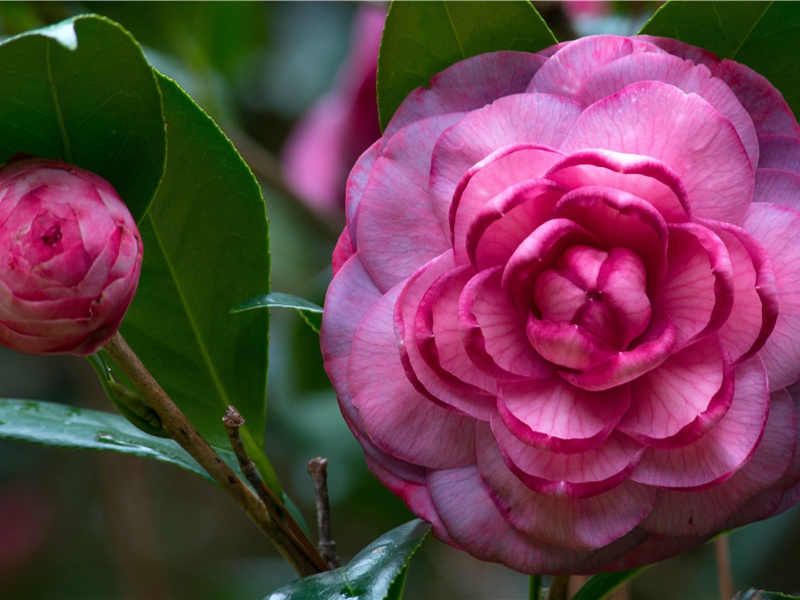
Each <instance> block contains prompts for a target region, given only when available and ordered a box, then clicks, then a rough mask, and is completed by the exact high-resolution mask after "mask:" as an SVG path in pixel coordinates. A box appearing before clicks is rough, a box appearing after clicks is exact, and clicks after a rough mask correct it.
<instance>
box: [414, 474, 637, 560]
mask: <svg viewBox="0 0 800 600" xmlns="http://www.w3.org/2000/svg"><path fill="white" fill-rule="evenodd" d="M428 487H429V489H430V492H431V497H432V498H433V503H434V506H435V507H436V510H437V512H438V513H439V516H440V518H441V520H442V522H443V523H444V528H445V532H444V533H446V535H448V536H449V537H452V539H454V540H455V541H456V542H457V543H458V544H459V545H460V546H461V547H463V548H464V549H465V550H466V551H467V552H469V553H470V554H472V555H473V556H475V557H477V558H479V559H481V560H488V561H493V562H501V563H503V564H505V565H507V566H509V567H511V568H512V569H516V570H518V571H521V572H523V573H548V574H560V573H572V574H575V573H594V572H597V571H598V570H600V569H601V568H603V566H604V565H606V564H608V563H610V562H611V561H613V560H615V559H616V558H618V557H619V556H622V555H623V554H625V553H626V552H628V551H630V550H631V549H632V548H634V547H636V545H637V544H639V543H640V542H641V541H642V540H643V539H644V538H645V537H647V534H646V533H645V532H643V531H639V530H634V531H632V532H631V533H630V534H628V535H626V536H623V537H622V538H619V539H617V540H616V541H614V542H612V543H611V544H609V545H608V546H605V547H603V548H601V549H598V550H592V551H585V550H573V549H570V548H564V547H563V546H554V545H550V544H547V543H545V542H542V541H539V540H537V539H535V538H533V537H528V536H525V535H524V534H523V533H522V532H520V531H519V530H518V529H516V528H514V527H513V526H512V525H511V524H510V523H509V522H508V521H507V520H506V519H505V517H504V516H503V514H502V512H501V511H500V509H499V508H498V507H497V505H496V504H495V502H494V501H493V500H492V498H491V497H490V496H489V493H488V492H487V491H486V489H485V488H484V486H483V485H482V483H481V478H480V474H479V473H478V467H477V466H472V467H465V468H463V469H452V470H447V471H429V472H428ZM441 533H443V532H441V531H439V530H437V529H434V534H435V535H436V536H437V537H440V536H441Z"/></svg>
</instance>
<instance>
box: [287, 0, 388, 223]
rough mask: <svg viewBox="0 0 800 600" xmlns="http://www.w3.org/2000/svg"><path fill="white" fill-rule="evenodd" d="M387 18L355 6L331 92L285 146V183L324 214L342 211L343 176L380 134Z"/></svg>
mask: <svg viewBox="0 0 800 600" xmlns="http://www.w3.org/2000/svg"><path fill="white" fill-rule="evenodd" d="M385 20H386V9H385V8H383V7H381V6H374V5H369V4H363V5H361V6H359V8H358V11H357V13H356V16H355V22H354V24H353V33H352V45H351V50H350V54H349V56H348V57H347V59H346V61H345V63H344V64H343V65H342V68H341V70H340V72H339V75H338V78H337V80H336V83H335V85H334V88H333V89H332V90H331V91H330V92H329V93H328V94H326V95H325V96H323V97H322V98H321V99H320V100H319V101H318V102H317V103H316V104H315V105H314V106H313V107H312V108H311V109H310V110H309V112H308V113H307V114H306V115H305V116H304V117H303V118H302V119H301V121H300V122H299V123H298V125H297V126H296V127H295V129H294V130H293V131H292V133H291V135H290V136H289V138H288V139H287V140H286V143H285V145H284V148H283V156H282V160H283V174H284V177H285V179H286V183H287V185H288V186H289V188H290V189H291V190H292V191H293V192H294V193H295V194H297V195H298V196H299V197H300V198H301V199H303V200H305V201H306V202H307V203H308V204H309V205H310V206H311V207H312V208H314V209H316V210H318V211H320V212H323V213H333V214H336V213H341V211H342V209H343V207H344V197H345V183H346V181H347V174H348V173H349V172H350V169H352V168H353V165H354V164H355V162H356V160H357V159H358V157H359V156H360V155H361V153H362V152H364V150H366V149H367V148H369V146H370V145H371V144H372V143H373V142H374V141H375V140H377V139H378V138H379V137H380V135H381V130H380V125H379V122H378V107H377V98H376V90H375V82H376V71H377V68H378V50H379V48H380V44H381V33H382V32H383V24H384V21H385Z"/></svg>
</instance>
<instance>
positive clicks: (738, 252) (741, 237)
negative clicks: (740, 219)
mask: <svg viewBox="0 0 800 600" xmlns="http://www.w3.org/2000/svg"><path fill="white" fill-rule="evenodd" d="M706 225H708V227H709V229H712V230H713V231H714V232H715V233H716V234H717V235H718V236H719V238H720V239H721V240H722V241H723V242H724V243H725V246H726V247H727V249H728V254H729V255H730V257H731V265H732V266H733V281H734V295H733V307H732V308H731V315H730V317H729V318H728V320H727V321H725V323H724V324H723V325H722V327H720V328H719V329H718V330H717V336H718V337H719V338H720V339H721V340H722V341H723V343H724V344H725V347H726V349H727V350H728V352H729V353H730V354H731V356H732V357H733V360H734V362H739V361H740V360H744V359H745V358H749V357H750V356H752V355H753V354H754V353H755V352H757V351H758V350H760V349H761V347H762V346H763V345H764V343H765V342H766V341H767V338H768V337H769V335H770V334H771V333H772V330H773V329H774V327H775V322H776V321H777V319H778V308H779V305H778V292H777V290H776V288H775V276H774V275H773V272H772V263H771V261H770V259H769V256H767V253H766V252H765V251H764V248H762V247H761V245H760V244H759V243H758V242H757V241H756V240H755V238H753V237H752V236H751V235H750V234H748V233H747V232H746V231H744V230H743V229H741V228H739V227H737V226H736V225H730V224H728V223H706Z"/></svg>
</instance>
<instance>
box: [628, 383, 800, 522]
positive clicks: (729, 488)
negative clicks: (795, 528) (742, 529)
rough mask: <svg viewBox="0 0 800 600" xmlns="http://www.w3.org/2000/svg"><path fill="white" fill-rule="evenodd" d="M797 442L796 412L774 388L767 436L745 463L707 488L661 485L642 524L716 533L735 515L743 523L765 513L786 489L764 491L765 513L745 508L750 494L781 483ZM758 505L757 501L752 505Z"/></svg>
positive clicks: (762, 498)
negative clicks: (774, 491)
mask: <svg viewBox="0 0 800 600" xmlns="http://www.w3.org/2000/svg"><path fill="white" fill-rule="evenodd" d="M796 446H797V415H796V414H795V410H794V405H793V403H792V401H791V399H790V398H789V395H788V394H786V393H785V392H784V393H783V394H773V396H772V400H771V402H770V414H769V418H768V420H767V425H766V429H765V430H764V437H763V438H762V439H761V443H760V444H759V445H758V447H757V448H756V451H755V452H754V453H753V456H752V457H751V458H750V460H749V461H748V462H747V464H746V465H745V466H744V467H742V469H740V470H739V471H737V472H736V474H735V475H733V477H731V478H730V479H728V480H727V481H724V482H722V483H720V484H719V485H716V486H714V487H711V488H709V489H706V490H701V491H680V490H666V489H665V490H659V492H658V496H657V498H656V502H655V503H654V505H653V510H652V512H651V513H650V514H649V515H648V517H647V518H646V519H645V520H644V521H643V522H642V527H644V528H645V529H647V530H648V531H652V532H653V533H657V534H662V535H669V536H693V535H705V534H713V533H716V532H717V531H720V530H721V529H725V527H723V524H724V523H725V522H726V521H728V520H729V519H730V518H731V517H733V516H734V515H737V518H736V520H737V521H738V523H739V524H744V523H747V522H750V521H753V520H756V519H760V518H766V517H767V516H769V513H770V512H771V511H773V510H774V509H775V507H776V506H777V504H778V503H779V502H780V498H781V496H782V493H781V492H782V490H776V491H777V492H778V493H777V497H776V494H771V496H772V498H768V497H764V496H762V497H761V500H760V502H759V504H760V508H761V509H763V510H765V511H766V513H767V514H762V515H758V516H754V515H753V511H751V510H748V511H747V514H742V507H743V506H745V505H746V504H747V500H748V499H749V498H752V497H754V496H756V495H758V494H759V493H760V492H763V491H765V490H770V489H773V490H775V489H776V488H778V486H777V485H776V484H777V482H778V481H779V480H780V479H781V477H782V476H783V475H784V473H785V472H786V470H787V469H788V468H789V466H790V464H791V461H792V458H793V457H794V453H795V448H796ZM753 508H755V507H753Z"/></svg>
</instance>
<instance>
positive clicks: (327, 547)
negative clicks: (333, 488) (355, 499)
mask: <svg viewBox="0 0 800 600" xmlns="http://www.w3.org/2000/svg"><path fill="white" fill-rule="evenodd" d="M308 474H309V475H311V481H312V482H313V484H314V497H315V498H316V501H317V529H318V531H319V543H318V544H317V547H318V548H319V553H320V554H321V555H322V558H324V559H325V561H326V562H327V563H328V566H330V567H331V568H332V569H335V568H337V567H340V566H342V563H341V562H339V556H338V555H337V554H336V542H334V541H333V539H331V505H330V500H329V498H328V460H327V459H325V458H321V457H317V458H312V459H311V460H310V461H308Z"/></svg>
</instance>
